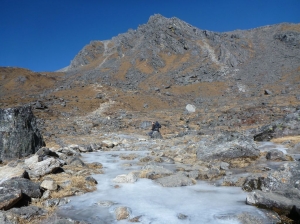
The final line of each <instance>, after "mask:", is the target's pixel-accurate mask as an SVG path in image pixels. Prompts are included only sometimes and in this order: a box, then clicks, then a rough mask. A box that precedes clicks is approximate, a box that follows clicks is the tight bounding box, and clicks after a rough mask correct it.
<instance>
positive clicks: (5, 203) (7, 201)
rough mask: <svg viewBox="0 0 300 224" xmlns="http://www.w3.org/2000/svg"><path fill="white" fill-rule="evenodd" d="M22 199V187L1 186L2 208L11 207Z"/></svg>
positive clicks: (0, 202)
mask: <svg viewBox="0 0 300 224" xmlns="http://www.w3.org/2000/svg"><path fill="white" fill-rule="evenodd" d="M21 199H22V192H21V190H20V189H15V188H10V187H0V210H7V209H10V208H11V207H13V206H14V205H15V204H16V203H17V202H18V201H20V200H21ZM0 221H1V218H0Z"/></svg>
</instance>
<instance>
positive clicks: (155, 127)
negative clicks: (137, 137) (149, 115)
mask: <svg viewBox="0 0 300 224" xmlns="http://www.w3.org/2000/svg"><path fill="white" fill-rule="evenodd" d="M160 128H161V125H160V123H158V121H156V122H155V124H154V130H155V131H159V129H160Z"/></svg>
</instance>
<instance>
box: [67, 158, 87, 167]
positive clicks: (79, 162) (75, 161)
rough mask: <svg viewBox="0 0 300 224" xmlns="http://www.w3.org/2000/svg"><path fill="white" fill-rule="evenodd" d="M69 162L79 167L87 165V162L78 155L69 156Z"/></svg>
mask: <svg viewBox="0 0 300 224" xmlns="http://www.w3.org/2000/svg"><path fill="white" fill-rule="evenodd" d="M67 164H68V165H72V166H77V167H84V166H86V165H85V163H84V162H83V161H82V160H81V159H80V158H78V157H77V156H74V157H71V158H68V159H67Z"/></svg>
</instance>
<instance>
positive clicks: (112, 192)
mask: <svg viewBox="0 0 300 224" xmlns="http://www.w3.org/2000/svg"><path fill="white" fill-rule="evenodd" d="M120 153H122V154H124V151H122V152H117V151H114V152H96V153H90V154H85V155H83V159H84V161H85V162H87V163H89V162H100V163H102V164H103V167H104V174H98V175H94V178H95V179H96V180H97V182H98V185H97V191H95V192H91V193H88V194H84V195H81V196H76V197H72V198H71V202H70V203H69V204H67V205H65V206H63V207H61V208H60V209H59V210H58V214H59V215H60V216H63V217H70V218H73V219H76V220H85V221H87V222H90V223H131V222H129V220H123V221H117V220H116V219H115V217H114V215H113V214H114V210H115V208H116V207H119V206H125V207H128V208H130V210H131V211H132V214H131V216H130V218H134V217H137V216H140V218H139V221H140V222H139V223H142V224H146V223H151V224H162V223H172V224H176V223H214V224H226V223H228V224H229V223H230V224H234V223H239V222H238V220H237V219H236V218H234V216H235V215H236V214H240V213H242V212H249V213H251V214H256V216H260V217H264V215H263V214H262V213H260V211H259V210H258V209H256V208H255V207H252V206H249V205H246V204H245V198H246V193H245V192H243V191H242V190H241V189H240V188H235V187H216V186H213V185H209V184H207V183H205V182H202V181H198V182H197V184H196V185H194V186H186V187H169V188H165V187H162V186H160V185H158V184H157V183H155V182H154V181H153V180H149V179H139V180H138V181H137V182H135V183H115V182H113V179H114V178H115V177H116V176H117V175H120V174H128V173H130V172H131V171H134V170H140V169H141V168H140V166H137V164H136V162H137V161H138V160H139V158H137V159H136V160H135V161H130V160H129V161H128V160H120V159H119V157H118V155H119V154H120ZM126 153H132V152H130V151H127V152H126ZM134 153H136V154H138V155H143V156H146V155H147V153H148V152H145V151H135V152H134ZM124 163H131V164H132V166H126V167H124V166H122V164H124ZM160 165H162V164H160ZM116 184H117V185H119V186H118V187H115V186H116ZM107 202H109V203H107ZM102 204H105V205H107V204H108V205H109V206H101V205H102Z"/></svg>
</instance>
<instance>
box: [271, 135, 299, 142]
mask: <svg viewBox="0 0 300 224" xmlns="http://www.w3.org/2000/svg"><path fill="white" fill-rule="evenodd" d="M271 142H274V143H276V144H282V143H284V142H291V143H293V144H297V143H299V142H300V135H298V136H284V137H281V138H273V139H272V140H271Z"/></svg>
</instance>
